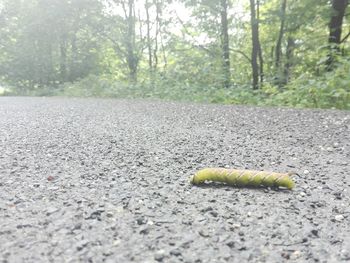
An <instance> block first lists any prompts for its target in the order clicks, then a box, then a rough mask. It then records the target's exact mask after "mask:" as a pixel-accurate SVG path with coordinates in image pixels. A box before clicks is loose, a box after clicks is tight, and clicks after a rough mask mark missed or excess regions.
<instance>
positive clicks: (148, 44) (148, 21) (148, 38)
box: [145, 0, 153, 82]
mask: <svg viewBox="0 0 350 263" xmlns="http://www.w3.org/2000/svg"><path fill="white" fill-rule="evenodd" d="M149 7H150V4H149V2H148V0H146V3H145V8H146V27H147V49H148V70H149V79H150V81H151V82H153V60H152V43H151V25H150V19H149Z"/></svg>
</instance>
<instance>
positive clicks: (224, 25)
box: [220, 0, 231, 88]
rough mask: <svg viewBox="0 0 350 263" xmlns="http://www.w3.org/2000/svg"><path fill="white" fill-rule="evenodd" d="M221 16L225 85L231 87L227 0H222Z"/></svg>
mask: <svg viewBox="0 0 350 263" xmlns="http://www.w3.org/2000/svg"><path fill="white" fill-rule="evenodd" d="M220 9H221V10H220V17H221V45H222V59H223V71H224V87H225V88H229V87H230V82H231V73H230V71H231V66H230V44H229V35H228V22H227V0H220Z"/></svg>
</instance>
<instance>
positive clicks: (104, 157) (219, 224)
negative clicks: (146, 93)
mask: <svg viewBox="0 0 350 263" xmlns="http://www.w3.org/2000/svg"><path fill="white" fill-rule="evenodd" d="M349 113H350V112H346V111H336V110H295V109H286V108H258V107H247V106H220V105H202V104H186V103H170V102H155V101H142V100H109V99H63V98H10V97H2V98H0V262H77V261H81V262H197V263H199V262H226V261H227V262H247V261H248V260H249V262H342V261H344V262H345V261H350V168H349V160H350V156H349V155H350V154H349V153H350V151H349V149H350V131H349V127H350V114H349ZM204 167H232V168H241V169H244V168H246V169H256V170H270V171H277V172H287V171H294V172H296V173H297V175H296V176H295V177H294V179H295V182H296V188H295V189H294V190H292V191H287V190H276V189H266V188H265V189H264V188H261V189H246V188H235V187H229V186H220V185H215V184H214V185H213V184H209V185H205V186H202V187H197V186H191V185H190V184H189V177H190V176H191V175H192V174H193V173H194V172H195V171H196V170H198V169H200V168H204Z"/></svg>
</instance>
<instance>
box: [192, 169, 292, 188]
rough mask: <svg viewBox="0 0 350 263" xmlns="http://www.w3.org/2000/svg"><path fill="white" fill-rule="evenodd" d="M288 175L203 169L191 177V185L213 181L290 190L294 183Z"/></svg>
mask: <svg viewBox="0 0 350 263" xmlns="http://www.w3.org/2000/svg"><path fill="white" fill-rule="evenodd" d="M289 175H290V174H289V173H274V172H266V171H254V170H236V169H224V168H205V169H202V170H200V171H198V172H197V173H196V174H195V175H193V176H192V177H191V183H192V184H202V183H204V182H205V181H213V182H221V183H227V184H229V185H235V186H255V187H258V186H270V187H285V188H287V189H292V188H293V187H294V182H293V180H292V179H291V178H290V177H289Z"/></svg>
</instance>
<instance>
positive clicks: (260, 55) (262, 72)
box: [256, 0, 264, 88]
mask: <svg viewBox="0 0 350 263" xmlns="http://www.w3.org/2000/svg"><path fill="white" fill-rule="evenodd" d="M256 6H257V7H256V10H257V12H256V21H257V25H256V26H257V32H258V33H257V34H258V36H257V39H258V54H259V70H260V72H259V74H260V88H261V87H262V85H263V83H264V59H263V54H262V49H261V44H260V36H259V34H260V33H259V32H260V30H259V26H260V0H257V5H256Z"/></svg>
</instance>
